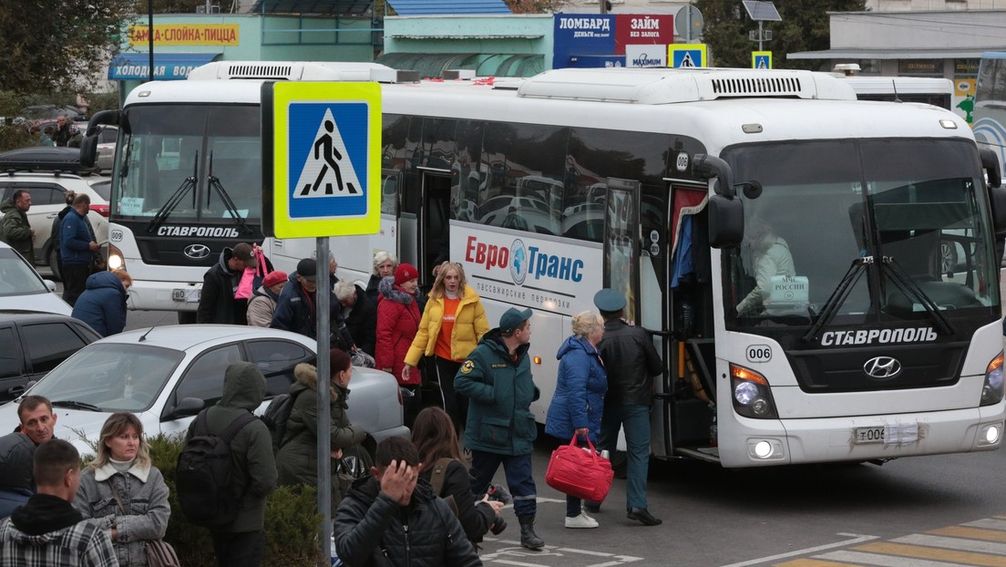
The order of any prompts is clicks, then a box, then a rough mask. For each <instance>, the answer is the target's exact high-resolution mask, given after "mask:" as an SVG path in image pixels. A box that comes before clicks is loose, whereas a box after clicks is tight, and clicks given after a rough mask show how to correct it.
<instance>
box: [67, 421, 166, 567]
mask: <svg viewBox="0 0 1006 567" xmlns="http://www.w3.org/2000/svg"><path fill="white" fill-rule="evenodd" d="M73 507H74V508H76V509H77V510H78V511H79V512H80V513H81V515H83V516H84V519H87V518H94V519H96V520H98V521H99V523H100V524H101V526H102V527H103V528H104V529H106V530H108V533H109V536H110V537H111V539H112V544H113V545H114V546H115V553H116V555H117V556H118V559H119V565H124V566H131V567H141V566H145V565H147V553H146V544H147V542H148V541H153V540H159V539H161V538H163V537H164V534H165V532H166V531H167V529H168V518H169V517H170V516H171V506H170V505H169V504H168V486H167V485H166V484H165V483H164V477H163V476H162V475H161V471H159V470H157V467H155V466H153V464H152V463H151V461H150V446H149V445H147V441H146V439H144V438H143V424H142V423H140V419H139V418H138V417H136V416H135V415H133V414H131V413H129V412H119V413H113V414H112V415H110V416H108V419H107V420H105V425H103V426H102V427H101V437H100V438H99V440H98V456H97V457H95V459H94V460H93V461H92V462H91V464H90V465H89V466H88V467H87V469H86V470H85V471H84V472H83V473H82V474H81V475H80V488H79V489H78V490H77V498H76V499H74V501H73Z"/></svg>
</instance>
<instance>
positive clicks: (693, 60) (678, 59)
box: [667, 43, 709, 69]
mask: <svg viewBox="0 0 1006 567" xmlns="http://www.w3.org/2000/svg"><path fill="white" fill-rule="evenodd" d="M667 51H668V53H667V61H668V63H669V64H670V67H673V68H675V69H678V68H686V69H696V68H699V67H705V66H707V65H708V64H709V63H708V60H707V56H706V54H707V51H706V45H705V44H703V43H672V44H670V45H668V46H667Z"/></svg>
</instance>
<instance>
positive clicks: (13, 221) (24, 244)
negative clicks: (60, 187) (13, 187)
mask: <svg viewBox="0 0 1006 567" xmlns="http://www.w3.org/2000/svg"><path fill="white" fill-rule="evenodd" d="M30 208H31V193H28V192H27V191H25V190H23V189H18V190H17V191H14V195H12V196H11V199H10V201H7V202H6V203H4V204H3V205H2V206H0V213H3V219H0V240H3V241H4V242H6V243H7V244H10V247H11V248H13V249H15V250H17V251H18V252H19V253H20V254H21V255H22V256H24V259H25V260H28V261H29V262H31V263H32V264H34V263H35V251H34V248H33V245H32V239H33V238H34V237H35V231H33V230H32V229H31V225H30V224H28V209H30Z"/></svg>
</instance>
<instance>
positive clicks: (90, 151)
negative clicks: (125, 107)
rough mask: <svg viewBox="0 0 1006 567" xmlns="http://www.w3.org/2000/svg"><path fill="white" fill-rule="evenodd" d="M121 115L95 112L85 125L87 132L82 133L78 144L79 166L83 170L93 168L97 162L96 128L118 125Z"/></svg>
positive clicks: (113, 112)
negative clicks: (105, 125) (81, 139)
mask: <svg viewBox="0 0 1006 567" xmlns="http://www.w3.org/2000/svg"><path fill="white" fill-rule="evenodd" d="M121 117H122V113H121V112H119V111H118V110H102V111H101V112H96V113H95V114H94V116H92V117H91V120H90V121H88V123H87V131H86V132H85V133H84V140H83V141H82V142H81V143H80V165H81V167H83V168H85V169H90V168H92V167H94V163H95V162H96V161H97V160H98V134H99V133H101V130H100V129H99V128H98V127H99V126H101V125H103V124H118V123H119V120H120V119H121Z"/></svg>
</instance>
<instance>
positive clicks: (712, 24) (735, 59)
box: [695, 0, 866, 70]
mask: <svg viewBox="0 0 1006 567" xmlns="http://www.w3.org/2000/svg"><path fill="white" fill-rule="evenodd" d="M865 5H866V3H865V1H864V0H781V1H777V2H775V6H776V8H777V9H778V10H779V15H780V16H782V21H781V22H765V23H764V24H763V27H764V29H766V30H771V31H772V41H768V42H765V44H764V46H765V50H766V51H772V63H773V66H774V67H776V68H779V69H784V68H789V69H812V70H819V69H821V68H823V67H824V66H825V65H827V61H818V60H806V59H796V60H792V61H789V60H787V59H786V54H787V53H795V52H798V51H821V50H825V49H828V48H829V47H830V23H829V20H828V14H827V13H828V12H852V11H861V10H864V9H865ZM695 6H696V7H697V8H698V9H699V10H701V11H702V15H703V17H704V19H705V31H704V32H703V36H704V41H705V42H706V43H707V44H709V47H710V50H711V52H712V53H711V56H712V58H713V64H715V65H716V66H717V67H750V66H751V52H752V51H755V50H757V49H758V43H757V42H755V41H750V40H749V39H748V31H749V30H757V29H758V23H757V22H753V21H751V18H749V17H748V15H747V12H745V11H744V7H743V6H742V5H741V2H740V0H695Z"/></svg>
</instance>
